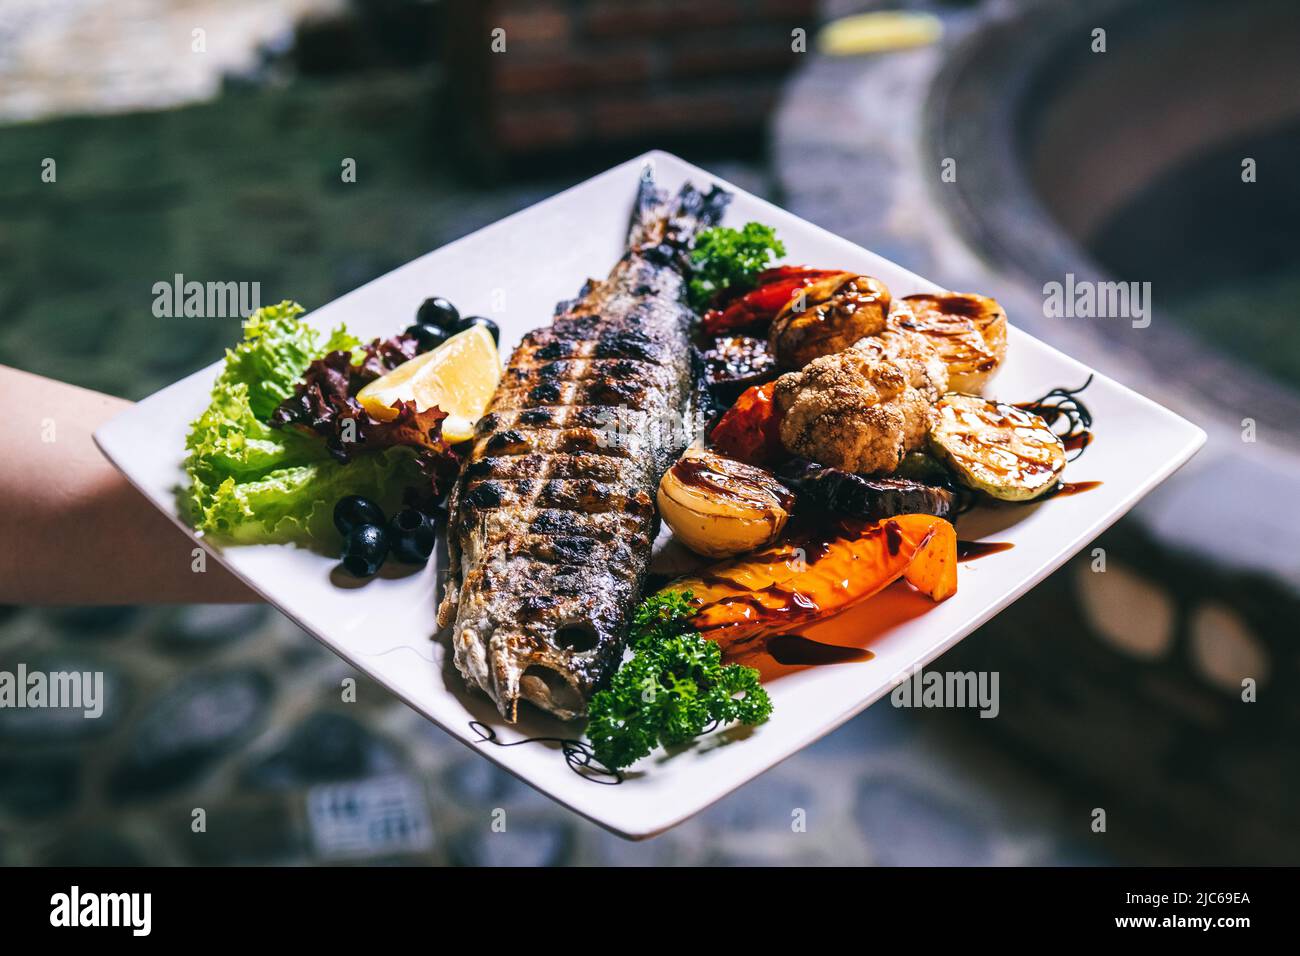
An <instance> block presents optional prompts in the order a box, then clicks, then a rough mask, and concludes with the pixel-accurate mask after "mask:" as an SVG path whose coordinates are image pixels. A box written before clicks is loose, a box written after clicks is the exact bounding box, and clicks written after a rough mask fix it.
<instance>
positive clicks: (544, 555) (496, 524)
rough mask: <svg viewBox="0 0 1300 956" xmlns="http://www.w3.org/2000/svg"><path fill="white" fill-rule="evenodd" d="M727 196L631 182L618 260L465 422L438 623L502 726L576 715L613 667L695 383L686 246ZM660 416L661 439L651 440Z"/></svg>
mask: <svg viewBox="0 0 1300 956" xmlns="http://www.w3.org/2000/svg"><path fill="white" fill-rule="evenodd" d="M730 199H731V195H730V194H729V193H726V192H724V191H722V190H720V189H717V188H716V187H715V188H714V189H712V190H711V191H710V192H708V193H702V192H700V191H699V190H697V189H695V188H694V187H693V186H690V185H689V184H688V185H687V186H685V187H683V189H682V190H681V192H680V193H678V194H677V195H676V196H675V197H670V196H669V195H667V194H666V193H664V192H663V191H661V190H659V189H657V188H656V187H655V185H654V182H653V179H652V177H651V176H650V174H649V172H648V171H647V172H646V173H643V175H642V179H641V184H640V187H639V189H638V194H637V200H636V206H635V209H634V211H633V216H632V225H631V229H630V231H629V235H628V244H627V250H626V252H624V254H623V257H622V258H621V259H620V260H619V261H618V264H617V265H615V266H614V268H613V270H612V271H611V272H610V274H609V277H608V278H607V279H605V280H604V281H603V282H598V281H595V280H589V281H588V282H587V284H586V285H585V286H584V287H583V289H582V291H581V292H580V293H579V297H578V298H576V299H573V300H571V301H567V302H561V303H560V304H559V305H558V306H557V307H556V316H555V320H554V323H553V324H552V325H551V327H549V328H543V329H537V330H536V331H533V332H531V333H529V334H528V335H527V336H525V337H524V340H523V342H521V343H520V345H519V347H518V348H516V349H515V351H514V354H513V355H512V356H511V358H510V362H509V364H508V366H507V368H506V371H505V374H504V376H503V377H502V380H501V383H500V385H499V386H498V387H497V391H496V395H495V396H494V398H493V400H492V404H491V406H490V407H489V409H488V413H487V414H486V415H485V416H484V417H483V419H482V420H480V421H479V423H478V425H477V428H476V435H475V438H474V442H473V448H472V451H471V453H470V454H469V455H468V457H467V458H466V460H465V463H464V465H463V468H462V471H461V475H460V477H459V479H458V481H457V484H456V487H455V488H454V489H453V491H452V494H451V498H450V501H449V507H450V511H451V522H450V527H449V532H448V550H449V552H450V557H451V563H450V569H449V574H448V579H447V585H446V590H445V593H444V597H443V601H442V604H441V606H440V607H439V611H438V623H439V626H441V627H446V626H447V625H451V624H453V622H454V626H453V628H452V638H451V641H452V648H453V654H454V659H455V662H456V667H457V669H458V670H459V671H460V673H461V674H462V675H463V676H464V678H465V679H466V681H467V682H469V683H470V684H471V685H477V686H478V687H480V688H482V689H483V690H484V691H485V692H486V693H487V694H488V695H489V696H490V697H492V699H493V700H495V701H496V703H497V706H498V708H499V709H500V710H501V713H502V714H503V715H505V717H506V718H507V719H508V720H511V721H513V720H515V719H516V717H517V712H518V704H519V700H520V699H521V698H522V699H524V700H528V701H531V702H532V703H534V704H536V705H537V706H538V707H541V708H543V709H544V710H547V711H550V712H551V713H553V714H555V715H557V716H559V717H560V718H562V719H566V720H568V719H572V718H574V717H578V716H581V715H582V714H584V713H585V712H586V708H587V701H588V700H589V699H590V698H591V694H592V693H593V692H594V691H595V690H596V689H597V688H598V687H600V686H601V684H602V683H603V682H604V681H605V680H606V679H607V678H608V677H609V675H610V674H611V673H612V672H613V671H614V670H615V669H616V668H617V667H618V665H619V663H620V661H621V660H622V652H623V644H624V639H625V637H626V632H627V626H628V622H629V619H630V616H631V612H632V610H633V608H634V607H635V606H636V604H637V602H638V601H639V600H640V598H641V589H642V585H643V583H644V580H645V574H646V568H647V565H648V564H649V560H650V549H651V545H652V543H653V541H654V539H655V535H656V534H657V532H658V528H659V518H658V515H657V513H656V511H655V504H654V501H655V497H654V496H655V488H656V487H657V485H658V483H659V479H660V477H661V476H662V475H663V472H664V471H665V470H666V469H667V467H668V466H669V465H670V464H671V463H672V462H673V461H674V460H675V459H676V457H677V455H678V453H679V452H680V451H681V449H682V447H683V446H684V445H685V443H686V440H687V438H688V436H687V435H686V434H685V429H683V428H682V427H681V425H682V422H684V421H686V420H687V419H688V416H689V415H690V411H689V407H690V404H691V401H692V398H693V395H694V394H695V388H696V382H695V379H696V369H695V362H694V360H693V357H692V350H691V347H690V341H689V328H690V323H691V321H692V319H693V314H692V313H691V311H690V309H689V307H688V306H687V305H686V302H685V285H686V283H685V278H684V272H685V265H686V253H687V250H688V249H689V247H690V245H691V242H692V241H693V238H694V236H695V234H696V232H697V231H698V230H699V229H701V228H703V227H707V226H711V225H714V224H715V223H717V222H718V220H719V219H720V218H721V216H722V212H723V210H724V209H725V208H726V205H727V203H728V201H729V200H730ZM664 423H675V426H676V429H677V432H678V434H679V438H678V439H677V440H674V441H665V440H663V437H664V436H663V435H662V434H659V435H658V437H657V438H656V432H655V431H654V430H653V429H656V428H657V429H659V430H660V432H662V431H663V430H664V429H663V428H662V426H663V424H664Z"/></svg>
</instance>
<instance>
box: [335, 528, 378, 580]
mask: <svg viewBox="0 0 1300 956" xmlns="http://www.w3.org/2000/svg"><path fill="white" fill-rule="evenodd" d="M386 557H388V532H387V531H385V530H384V529H383V528H381V527H380V526H379V525H377V524H363V525H358V526H357V527H355V528H353V529H352V530H351V531H350V532H349V533H348V535H347V537H346V538H345V539H344V542H343V567H345V568H347V570H348V573H349V574H351V575H352V576H353V577H356V578H368V577H370V576H371V575H372V574H374V573H375V572H376V571H378V570H379V566H380V565H381V564H383V563H384V558H386Z"/></svg>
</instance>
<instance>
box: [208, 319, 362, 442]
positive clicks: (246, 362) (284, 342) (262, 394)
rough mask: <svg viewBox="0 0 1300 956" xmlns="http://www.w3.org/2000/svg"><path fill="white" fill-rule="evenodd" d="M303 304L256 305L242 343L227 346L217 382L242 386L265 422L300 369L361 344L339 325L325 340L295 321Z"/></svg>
mask: <svg viewBox="0 0 1300 956" xmlns="http://www.w3.org/2000/svg"><path fill="white" fill-rule="evenodd" d="M302 313H303V308H302V306H300V305H299V304H298V303H297V302H290V301H288V300H285V301H284V302H281V303H280V304H279V305H268V306H266V307H264V308H261V309H258V310H257V311H256V312H254V313H253V314H252V315H250V316H249V317H248V318H247V319H246V320H245V321H244V341H242V342H240V343H239V344H238V345H236V346H235V347H234V348H233V349H227V350H226V368H225V370H224V371H223V372H222V373H221V377H220V378H218V379H217V385H223V384H227V385H234V384H240V383H242V384H244V385H246V386H248V400H249V404H250V406H251V407H252V409H253V414H254V415H256V416H257V417H258V418H259V419H261V420H263V421H265V420H266V419H267V418H270V417H271V413H272V412H273V411H275V408H276V406H277V405H279V404H280V403H281V402H282V401H284V400H285V399H286V398H288V397H289V396H290V395H292V394H293V387H294V385H296V384H297V383H298V379H299V378H301V377H302V373H303V371H304V370H305V369H306V368H307V366H308V365H310V364H311V363H312V362H314V361H316V359H318V358H321V357H322V356H324V355H325V354H326V353H328V352H332V351H335V350H342V349H351V348H354V347H356V346H357V345H360V344H361V343H360V342H359V341H358V340H357V339H355V338H353V337H352V336H351V335H349V334H348V332H347V330H346V329H344V328H343V327H342V326H340V327H339V328H337V329H335V330H334V331H333V332H332V333H331V334H330V336H329V338H328V339H327V340H326V341H325V342H323V343H322V342H321V341H320V333H319V332H317V331H316V330H315V329H313V328H312V327H311V326H310V325H308V324H307V323H305V322H301V321H299V320H298V316H300V315H302Z"/></svg>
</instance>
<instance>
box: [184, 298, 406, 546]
mask: <svg viewBox="0 0 1300 956" xmlns="http://www.w3.org/2000/svg"><path fill="white" fill-rule="evenodd" d="M302 312H303V309H302V307H301V306H300V305H298V304H297V303H294V302H281V303H280V304H279V305H273V306H267V307H266V308H263V309H259V310H258V311H256V312H254V313H253V314H252V315H250V316H249V317H248V319H247V321H245V323H244V340H243V341H242V342H240V343H239V344H238V345H237V346H235V347H234V348H233V349H229V350H227V352H226V366H225V368H224V369H223V370H222V372H221V375H220V376H218V378H217V381H216V383H215V384H214V385H213V387H212V399H211V402H210V403H209V405H208V407H207V409H205V410H204V412H203V414H202V415H200V416H199V417H198V418H197V419H196V420H195V421H194V423H193V424H192V425H191V426H190V432H189V435H188V437H187V438H186V441H185V447H186V450H187V451H188V453H189V454H188V456H187V457H186V460H185V471H186V474H187V476H188V477H189V483H188V486H187V487H186V488H185V489H184V490H183V491H182V492H181V504H182V508H183V509H184V512H185V514H186V515H187V516H188V518H189V520H190V522H191V523H192V524H193V526H194V528H195V529H196V530H199V531H202V532H204V533H206V534H213V535H217V536H220V537H222V538H224V539H227V540H232V541H238V542H252V541H291V540H305V539H307V538H309V537H312V536H313V535H316V534H320V533H322V532H324V533H328V530H329V522H328V520H325V521H324V522H323V523H322V522H321V521H319V520H318V519H319V517H320V514H321V513H322V512H324V513H325V514H326V515H328V513H329V511H330V510H331V509H332V508H333V504H334V502H335V501H337V500H338V499H339V498H340V497H342V496H343V495H348V494H363V495H366V496H367V497H371V498H383V497H386V495H385V492H386V491H387V492H389V495H388V496H391V494H392V492H393V490H394V489H400V488H401V487H402V486H403V485H405V484H410V483H415V482H418V481H419V478H420V475H419V468H418V465H417V464H416V462H415V457H414V455H413V454H412V452H411V451H410V450H409V449H406V448H394V449H391V450H390V451H387V452H384V453H383V454H375V455H368V456H358V457H357V458H356V459H355V460H354V461H352V462H351V463H349V464H346V465H345V464H340V463H339V462H337V461H334V460H333V459H332V458H331V457H330V455H329V453H328V451H327V449H326V447H325V443H324V442H323V441H322V440H321V439H320V438H319V437H317V436H315V435H307V434H303V433H301V432H299V431H296V430H294V429H289V428H272V427H270V425H268V424H267V421H266V419H267V418H269V417H270V415H271V413H272V412H273V411H275V409H276V407H277V406H278V405H279V404H280V402H282V401H283V400H284V399H285V398H287V397H288V396H290V395H292V394H293V391H294V386H295V385H296V384H297V382H298V380H299V379H300V378H301V377H302V374H303V372H304V370H305V369H306V368H307V366H309V365H310V364H311V363H312V362H314V361H316V360H317V359H319V358H322V357H323V356H324V355H326V354H327V353H329V352H331V351H335V350H344V349H354V348H355V347H356V346H357V345H358V344H359V343H358V341H357V340H356V339H355V338H353V337H352V336H351V335H349V334H348V333H347V331H346V330H345V329H343V328H341V327H340V328H339V329H337V330H335V331H334V332H333V333H332V334H331V335H330V336H329V337H327V338H325V339H324V341H322V336H321V334H320V333H319V332H317V331H316V330H315V329H313V328H312V327H311V326H309V325H307V324H306V323H305V322H302V321H300V320H299V319H298V316H299V315H301V314H302ZM322 506H324V507H322Z"/></svg>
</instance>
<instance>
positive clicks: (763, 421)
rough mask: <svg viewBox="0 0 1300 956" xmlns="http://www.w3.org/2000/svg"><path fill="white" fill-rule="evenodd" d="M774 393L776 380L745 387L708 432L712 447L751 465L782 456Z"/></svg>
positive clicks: (782, 448)
mask: <svg viewBox="0 0 1300 956" xmlns="http://www.w3.org/2000/svg"><path fill="white" fill-rule="evenodd" d="M775 392H776V382H768V383H767V384H766V385H755V386H753V387H751V388H747V389H745V391H743V392H742V393H741V395H740V398H738V399H736V404H734V405H732V406H731V408H729V409H727V411H726V414H724V415H723V416H722V419H721V420H720V421H719V422H718V424H717V425H715V426H714V427H713V431H712V432H711V433H710V435H709V438H710V440H711V441H712V442H713V447H714V448H716V449H717V450H718V452H719V453H721V454H723V455H726V456H727V457H729V458H735V459H736V460H738V461H743V462H748V463H749V464H751V465H762V464H765V463H767V462H770V461H773V460H775V459H777V458H779V457H780V456H781V455H783V454H784V453H785V448H784V446H783V445H782V444H781V415H780V412H779V411H778V410H777V407H776V403H775V402H774V401H773V400H772V396H773V394H774V393H775Z"/></svg>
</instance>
